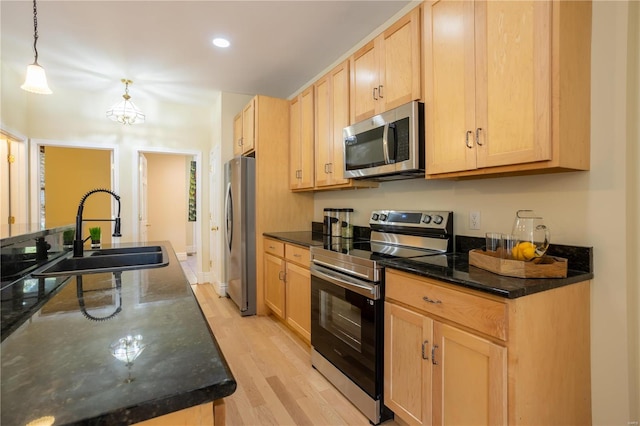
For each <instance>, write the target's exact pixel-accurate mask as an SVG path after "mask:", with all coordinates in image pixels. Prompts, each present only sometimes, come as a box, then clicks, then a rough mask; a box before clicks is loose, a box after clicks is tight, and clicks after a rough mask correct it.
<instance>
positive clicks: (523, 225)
mask: <svg viewBox="0 0 640 426" xmlns="http://www.w3.org/2000/svg"><path fill="white" fill-rule="evenodd" d="M512 234H514V235H515V236H516V238H517V242H518V243H522V242H529V243H532V244H533V245H534V246H535V257H541V256H542V255H544V254H545V253H546V252H547V249H548V248H549V240H550V236H551V234H550V232H549V228H547V226H546V225H545V224H544V223H543V220H542V217H540V216H538V215H536V214H535V212H534V211H533V210H518V211H517V212H516V219H515V221H514V222H513V231H512Z"/></svg>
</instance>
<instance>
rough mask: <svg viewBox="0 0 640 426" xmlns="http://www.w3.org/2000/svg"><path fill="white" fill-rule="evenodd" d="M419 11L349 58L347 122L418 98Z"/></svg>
mask: <svg viewBox="0 0 640 426" xmlns="http://www.w3.org/2000/svg"><path fill="white" fill-rule="evenodd" d="M420 10H421V7H420V6H419V7H416V8H415V9H414V10H412V11H411V12H409V14H407V15H405V16H404V17H403V18H401V19H400V20H398V21H397V22H396V23H394V24H393V25H392V26H391V27H389V28H388V29H387V30H385V31H384V32H383V33H382V34H380V35H379V36H377V37H376V38H375V39H374V40H372V41H370V42H369V43H367V44H366V45H364V46H363V47H362V48H360V49H359V50H358V51H356V52H355V53H354V54H353V55H352V56H351V59H350V66H351V114H350V118H351V123H356V122H358V121H361V120H364V119H366V118H369V117H372V116H374V115H375V114H379V113H381V112H384V111H387V110H389V109H391V108H395V107H397V106H400V105H402V104H405V103H407V102H410V101H413V100H417V99H420V98H421V97H422V88H421V84H420V82H421V51H422V46H421V25H420V14H421V11H420Z"/></svg>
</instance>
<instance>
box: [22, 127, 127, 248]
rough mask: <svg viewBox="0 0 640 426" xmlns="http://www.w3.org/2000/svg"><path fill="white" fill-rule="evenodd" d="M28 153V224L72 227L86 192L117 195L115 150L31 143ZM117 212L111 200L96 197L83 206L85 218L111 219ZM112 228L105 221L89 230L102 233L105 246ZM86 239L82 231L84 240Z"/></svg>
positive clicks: (52, 142)
mask: <svg viewBox="0 0 640 426" xmlns="http://www.w3.org/2000/svg"><path fill="white" fill-rule="evenodd" d="M29 149H30V154H29V155H30V160H29V163H30V164H31V167H30V172H29V180H30V182H29V187H30V190H29V196H30V197H31V199H30V203H29V204H30V206H31V208H30V215H31V223H38V224H41V226H44V227H48V228H51V227H56V226H65V225H70V224H74V223H75V218H76V214H77V208H78V203H79V202H80V200H81V198H82V197H83V196H84V195H85V194H86V193H87V192H88V191H90V190H92V189H95V188H106V189H111V190H112V191H114V192H116V193H118V185H117V174H116V173H115V170H117V155H116V150H117V147H114V146H104V145H101V146H98V145H94V146H91V145H89V144H87V145H84V146H83V145H81V144H77V143H67V142H55V141H42V140H31V144H30V147H29ZM45 182H46V185H45ZM94 198H95V199H94ZM116 208H117V207H116V201H115V200H114V199H113V198H112V197H107V196H105V197H99V196H95V197H92V199H91V200H89V202H87V204H86V205H85V210H84V217H85V218H104V219H110V218H113V217H114V212H115V211H116ZM113 225H114V223H113V222H111V221H107V220H105V221H102V222H95V223H94V222H92V223H91V225H90V226H91V227H97V226H99V227H100V228H101V229H102V231H103V232H102V238H101V240H102V242H103V243H105V244H106V243H110V242H111V234H112V233H113V232H112V231H113ZM88 235H89V234H88V227H85V228H84V230H83V236H84V237H87V236H88Z"/></svg>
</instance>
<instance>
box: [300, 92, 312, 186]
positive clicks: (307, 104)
mask: <svg viewBox="0 0 640 426" xmlns="http://www.w3.org/2000/svg"><path fill="white" fill-rule="evenodd" d="M300 96H301V98H300V102H301V104H300V120H301V122H300V168H301V170H302V175H301V178H300V184H299V187H300V188H313V179H314V173H313V166H314V164H313V156H314V152H313V149H314V139H315V130H314V123H313V121H314V114H313V109H314V105H313V86H310V87H308V88H307V89H305V90H304V91H303V92H302V94H301V95H300Z"/></svg>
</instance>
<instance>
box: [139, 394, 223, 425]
mask: <svg viewBox="0 0 640 426" xmlns="http://www.w3.org/2000/svg"><path fill="white" fill-rule="evenodd" d="M226 417H227V416H226V409H225V404H224V399H217V400H215V401H213V402H208V403H206V404H202V405H196V406H194V407H190V408H185V409H184V410H180V411H175V412H173V413H169V414H165V415H164V416H160V417H154V418H153V419H149V420H145V421H143V422H140V423H135V425H136V426H176V425H192V426H196V425H197V426H205V425H208V426H224V425H225V424H226Z"/></svg>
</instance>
